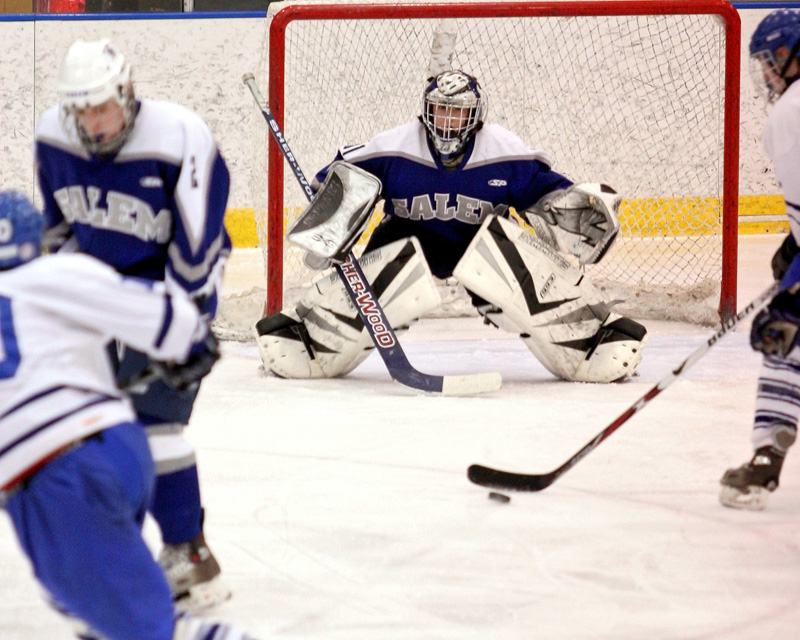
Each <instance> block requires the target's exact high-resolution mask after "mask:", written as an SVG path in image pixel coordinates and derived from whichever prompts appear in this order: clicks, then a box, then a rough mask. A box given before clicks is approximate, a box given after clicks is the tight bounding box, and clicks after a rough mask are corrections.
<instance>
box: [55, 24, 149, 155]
mask: <svg viewBox="0 0 800 640" xmlns="http://www.w3.org/2000/svg"><path fill="white" fill-rule="evenodd" d="M58 95H59V101H60V104H61V115H62V123H63V125H64V127H65V129H66V130H67V132H68V133H71V132H73V131H75V132H77V134H78V137H79V138H80V142H81V143H82V144H83V146H84V147H86V149H87V150H88V151H90V152H91V153H95V154H99V155H105V154H109V153H113V152H115V151H116V150H118V149H119V148H120V147H121V146H122V145H123V144H124V142H125V140H126V139H127V137H128V135H129V133H130V130H131V128H132V127H133V121H134V119H135V117H136V98H135V95H134V91H133V84H132V82H131V65H130V63H129V62H128V61H127V60H126V59H125V56H123V55H122V53H121V52H120V51H119V49H117V48H116V47H115V46H114V45H113V44H112V43H111V41H110V40H108V39H103V40H98V41H94V42H85V41H83V40H78V41H76V42H75V43H73V44H72V46H71V47H70V48H69V51H68V52H67V55H66V56H65V58H64V62H63V64H62V66H61V74H60V76H59V81H58ZM109 100H114V101H115V102H116V103H117V104H118V105H119V106H120V107H121V111H122V120H123V121H122V123H121V129H119V131H118V132H116V133H115V135H113V137H109V136H107V135H105V134H101V135H97V136H95V135H90V134H89V133H88V132H87V131H86V129H85V128H84V127H83V126H82V125H81V123H80V122H79V120H78V119H77V118H76V112H79V111H81V110H86V109H90V108H91V107H98V106H100V105H102V104H104V103H106V102H108V101H109Z"/></svg>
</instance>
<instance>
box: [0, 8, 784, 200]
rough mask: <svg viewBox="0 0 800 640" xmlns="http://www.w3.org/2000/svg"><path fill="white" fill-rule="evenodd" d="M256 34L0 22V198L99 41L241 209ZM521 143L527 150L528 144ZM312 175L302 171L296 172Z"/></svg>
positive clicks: (222, 22) (766, 174) (191, 23)
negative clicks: (228, 184)
mask: <svg viewBox="0 0 800 640" xmlns="http://www.w3.org/2000/svg"><path fill="white" fill-rule="evenodd" d="M768 12H769V9H759V10H743V11H741V12H740V13H741V16H742V100H741V127H740V135H741V141H740V151H741V158H740V182H739V184H740V192H741V193H742V194H748V195H750V194H773V193H778V192H779V189H778V186H777V184H776V183H775V180H774V176H773V174H772V171H771V168H770V166H769V163H768V161H767V159H766V157H765V156H764V153H763V151H762V148H761V124H762V121H763V117H764V114H765V109H764V105H763V101H762V100H761V99H760V98H759V97H758V96H756V95H754V92H753V89H752V82H751V80H750V78H749V73H748V69H749V63H748V59H747V45H748V43H749V40H750V35H751V33H752V31H753V29H754V28H755V26H756V25H757V24H758V22H759V21H760V20H761V18H762V17H763V16H764V15H766V13H768ZM264 29H265V24H264V20H263V19H261V18H237V17H229V18H210V19H209V18H204V19H137V20H65V21H57V20H41V21H36V22H34V21H13V22H0V41H2V42H3V43H4V47H3V49H4V53H3V57H2V61H0V150H1V151H2V154H3V161H2V163H1V164H0V167H2V169H0V188H2V189H8V188H18V189H21V190H23V191H25V192H27V193H29V194H33V191H34V179H33V167H32V156H31V154H32V151H31V146H32V140H33V129H34V125H35V122H36V119H37V118H38V116H39V114H40V113H41V112H42V111H44V110H45V109H46V108H47V107H49V106H50V105H51V104H53V103H54V102H55V101H56V82H57V74H58V68H59V66H60V63H61V59H62V57H63V55H64V54H65V52H66V50H67V48H68V47H69V45H70V44H71V43H72V42H73V41H74V40H75V39H78V38H83V39H98V38H101V37H109V38H111V39H112V40H113V41H114V42H115V43H116V44H117V45H118V46H119V47H120V48H121V49H122V51H123V52H124V53H125V54H126V56H127V57H128V58H129V59H130V60H131V62H132V64H133V69H134V80H135V82H136V88H137V93H138V94H139V95H140V96H143V97H151V98H159V99H168V100H174V101H176V102H179V103H181V104H184V105H185V106H187V107H189V108H191V109H193V110H195V111H197V112H198V113H199V114H200V115H201V116H203V117H204V118H205V119H206V120H207V122H208V123H209V125H210V126H211V129H212V130H213V132H214V134H215V136H216V139H217V142H218V144H219V146H220V148H221V150H222V152H223V154H224V156H225V158H226V160H227V161H228V164H229V166H230V169H231V175H232V191H231V198H230V200H229V207H231V208H247V207H251V206H252V197H251V193H250V190H251V187H250V174H251V171H252V170H253V167H252V160H251V158H252V145H253V139H254V138H255V135H254V133H253V132H254V131H255V128H256V127H258V128H259V129H258V130H257V131H258V134H259V135H258V137H259V138H260V137H261V133H262V132H261V130H260V128H262V127H264V126H265V125H264V122H263V120H262V119H261V117H260V116H259V115H258V113H257V112H256V111H255V110H254V108H253V106H252V98H251V97H250V95H249V92H248V91H247V89H246V88H245V87H244V85H243V84H242V82H241V76H242V74H243V73H245V72H246V71H253V72H256V71H257V69H258V62H259V58H260V56H261V48H262V39H263V35H264ZM365 55H368V54H365ZM698 72H701V70H700V69H698ZM259 84H260V85H261V87H262V90H263V91H264V92H265V93H266V78H259ZM698 99H702V97H700V96H698ZM528 142H529V143H531V144H532V145H535V144H536V141H535V140H530V141H528ZM333 152H334V150H331V153H333ZM316 169H318V167H309V168H307V169H306V171H307V172H312V171H315V170H316Z"/></svg>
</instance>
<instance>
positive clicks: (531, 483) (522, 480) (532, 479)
mask: <svg viewBox="0 0 800 640" xmlns="http://www.w3.org/2000/svg"><path fill="white" fill-rule="evenodd" d="M778 285H779V283H777V282H775V283H773V284H772V285H771V286H770V287H769V288H768V289H767V290H766V291H764V292H763V293H761V294H760V295H759V296H757V297H756V298H755V299H754V300H753V301H752V302H750V304H748V305H747V306H746V307H745V308H744V309H742V310H741V311H740V312H739V313H738V314H737V315H736V316H735V317H733V318H730V319H728V320H726V321H724V322H723V323H722V327H720V329H719V330H718V331H717V332H716V333H715V334H714V335H712V336H711V337H710V338H708V340H706V341H705V342H704V343H703V344H701V345H700V346H699V347H698V348H697V349H695V350H694V351H693V352H692V353H691V354H690V355H689V357H688V358H686V359H685V360H684V361H683V362H681V363H680V364H679V365H678V366H677V367H675V368H674V369H673V370H672V371H670V373H669V374H667V375H666V376H664V378H663V379H662V380H661V381H659V382H658V384H656V385H655V386H654V387H652V388H651V389H650V390H649V391H648V392H647V393H645V394H644V395H643V396H642V397H641V398H639V399H638V400H637V401H636V402H634V403H633V404H632V405H631V406H630V407H628V408H627V409H626V410H625V411H624V412H623V413H622V414H621V415H620V416H619V417H618V418H616V420H614V421H613V422H612V423H611V424H610V425H608V426H607V427H606V428H605V429H603V430H602V431H601V432H600V433H598V434H597V435H596V436H595V437H594V438H592V440H591V441H590V442H588V443H587V444H586V445H585V446H584V447H583V448H582V449H581V450H580V451H578V452H577V453H576V454H575V455H573V456H572V457H571V458H570V459H569V460H567V461H566V462H565V463H564V464H562V465H561V466H560V467H558V469H555V470H554V471H551V472H549V473H541V474H536V473H531V474H526V473H514V472H513V471H501V470H499V469H492V468H490V467H484V466H482V465H479V464H473V465H472V466H470V467H469V469H468V470H467V477H468V478H469V480H470V481H471V482H473V483H475V484H478V485H480V486H482V487H490V488H492V489H506V490H508V491H541V490H542V489H547V487H549V486H550V485H551V484H553V483H554V482H555V481H556V480H558V479H559V478H560V477H561V476H562V475H564V474H565V473H566V472H567V471H569V470H570V469H572V467H574V466H575V465H576V464H578V463H579V462H580V461H581V460H582V459H583V458H585V457H586V456H587V455H589V454H590V453H591V452H592V451H593V450H594V449H595V448H597V447H598V446H599V445H600V443H601V442H603V440H605V439H606V438H608V436H610V435H611V434H612V433H614V432H615V431H616V430H617V429H619V428H620V427H621V426H622V425H623V424H625V423H626V422H627V421H628V420H629V419H630V418H631V417H632V416H633V415H634V414H635V413H637V412H638V411H639V410H641V409H643V408H644V407H645V406H646V405H647V403H648V402H650V401H651V400H652V399H653V398H655V397H656V396H657V395H658V394H660V393H661V392H662V391H663V390H664V389H666V388H667V387H668V386H669V385H670V384H672V383H673V382H674V381H675V380H677V379H678V378H679V377H680V376H681V375H683V374H684V373H685V372H686V371H687V370H688V369H689V368H690V367H692V366H693V365H694V364H695V363H696V362H697V361H698V360H700V358H702V357H703V356H704V355H705V354H706V353H708V350H709V349H711V347H713V346H714V345H715V344H716V343H717V342H719V340H720V339H721V338H722V337H723V336H724V335H725V334H726V333H728V332H729V331H730V330H731V329H733V328H734V327H736V325H738V324H739V323H740V322H741V321H742V320H744V319H745V318H746V317H747V316H749V315H750V314H751V313H753V311H755V310H757V309H759V308H760V307H762V306H763V305H764V304H766V303H767V302H769V300H770V299H771V298H772V296H773V295H774V294H775V292H776V291H777V290H778Z"/></svg>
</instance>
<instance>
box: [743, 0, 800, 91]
mask: <svg viewBox="0 0 800 640" xmlns="http://www.w3.org/2000/svg"><path fill="white" fill-rule="evenodd" d="M798 53H800V11H795V10H792V9H778V10H777V11H773V12H772V13H770V14H769V15H768V16H767V17H766V18H764V19H763V20H762V21H761V22H760V23H759V25H758V27H756V30H755V31H754V32H753V37H752V38H751V39H750V61H751V76H752V79H753V82H754V83H755V85H756V87H757V88H759V89H760V90H761V91H762V93H763V94H764V95H765V96H766V98H767V101H768V102H775V100H777V99H778V98H779V97H780V96H781V95H782V94H783V92H784V91H786V88H787V87H788V86H789V85H790V84H791V83H792V82H794V81H795V80H797V78H798V77H800V61H798V63H797V65H796V69H795V68H792V61H794V60H797V58H798Z"/></svg>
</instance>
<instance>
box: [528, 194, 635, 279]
mask: <svg viewBox="0 0 800 640" xmlns="http://www.w3.org/2000/svg"><path fill="white" fill-rule="evenodd" d="M620 201H621V198H620V196H619V194H617V192H616V191H614V189H612V188H611V187H609V186H608V185H606V184H588V183H587V184H575V185H572V186H571V187H569V188H567V189H559V190H558V191H553V192H552V193H548V194H547V195H546V196H544V197H543V198H542V199H541V200H539V202H537V203H536V204H535V205H534V206H533V207H532V208H531V209H529V210H528V211H526V212H525V217H526V218H527V220H528V223H529V224H530V225H531V226H532V227H533V230H534V231H535V232H536V235H537V236H538V237H539V238H540V239H541V240H543V241H544V242H546V243H547V244H549V245H550V246H551V247H553V248H554V249H556V250H557V251H561V252H564V253H570V254H572V255H574V256H576V257H577V258H578V260H579V261H580V263H581V264H595V263H597V262H599V261H600V259H601V258H602V257H603V256H604V255H605V254H606V252H607V251H608V250H609V249H610V248H611V246H612V245H613V244H614V240H616V238H617V234H618V233H619V218H618V212H619V205H620Z"/></svg>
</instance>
